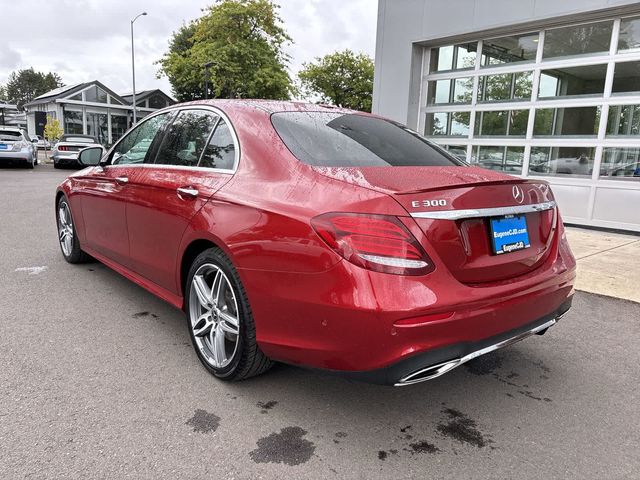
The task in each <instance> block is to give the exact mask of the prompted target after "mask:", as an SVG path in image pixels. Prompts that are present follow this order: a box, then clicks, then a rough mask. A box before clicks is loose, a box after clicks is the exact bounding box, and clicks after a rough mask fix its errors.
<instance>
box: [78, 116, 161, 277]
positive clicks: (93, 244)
mask: <svg viewBox="0 0 640 480" xmlns="http://www.w3.org/2000/svg"><path fill="white" fill-rule="evenodd" d="M170 115H171V114H168V113H166V114H161V115H157V116H155V117H152V118H150V119H149V120H145V121H144V122H143V123H141V124H140V125H138V126H137V127H136V128H135V129H134V130H132V131H131V132H129V133H128V134H127V135H126V136H125V137H124V138H123V139H122V140H121V141H120V142H119V143H118V144H117V145H116V146H115V148H114V149H113V150H112V151H111V152H110V153H109V158H108V161H107V165H106V166H104V167H94V168H93V169H91V170H90V171H89V172H88V173H87V175H85V176H82V177H76V178H77V182H78V186H79V188H77V191H78V192H79V198H80V202H81V208H82V216H83V220H84V230H85V241H86V243H87V245H88V246H89V247H90V248H91V249H93V250H94V251H95V252H97V253H99V254H101V255H104V256H105V257H107V258H109V259H111V260H113V261H115V262H117V263H119V264H121V265H124V266H126V267H129V268H130V267H131V261H130V252H129V234H128V228H127V218H126V204H127V203H128V202H130V201H131V200H132V199H131V196H132V194H133V191H132V189H131V188H129V181H130V179H131V178H134V177H135V176H136V173H137V172H138V170H140V167H141V166H142V165H143V163H144V161H145V158H146V157H147V156H148V154H149V152H150V147H151V145H152V142H153V140H154V138H155V137H156V135H157V134H158V132H159V131H160V130H161V128H162V126H163V125H164V124H165V123H166V122H167V121H168V120H169V116H170Z"/></svg>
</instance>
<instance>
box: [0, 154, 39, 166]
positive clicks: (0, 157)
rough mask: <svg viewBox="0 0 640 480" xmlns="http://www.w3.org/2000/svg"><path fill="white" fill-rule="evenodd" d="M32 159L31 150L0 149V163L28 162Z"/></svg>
mask: <svg viewBox="0 0 640 480" xmlns="http://www.w3.org/2000/svg"><path fill="white" fill-rule="evenodd" d="M32 161H33V154H32V153H31V152H8V151H0V164H28V163H31V162H32Z"/></svg>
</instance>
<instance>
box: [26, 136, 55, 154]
mask: <svg viewBox="0 0 640 480" xmlns="http://www.w3.org/2000/svg"><path fill="white" fill-rule="evenodd" d="M31 141H32V142H33V143H35V144H36V145H37V147H38V149H39V150H44V149H49V148H51V143H50V142H49V140H47V139H46V138H44V137H41V136H40V135H31Z"/></svg>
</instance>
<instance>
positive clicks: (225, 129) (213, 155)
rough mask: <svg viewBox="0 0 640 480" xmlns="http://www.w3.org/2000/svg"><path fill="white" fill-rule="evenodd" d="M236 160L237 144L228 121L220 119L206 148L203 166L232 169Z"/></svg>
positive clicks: (202, 161)
mask: <svg viewBox="0 0 640 480" xmlns="http://www.w3.org/2000/svg"><path fill="white" fill-rule="evenodd" d="M235 161H236V146H235V143H234V142H233V136H232V135H231V130H229V125H227V122H225V121H224V120H222V119H220V122H218V126H217V127H216V131H215V132H213V135H212V136H211V140H209V143H208V144H207V148H205V150H204V154H203V155H202V160H201V161H200V166H201V167H208V168H223V169H225V170H231V169H232V168H233V164H234V163H235Z"/></svg>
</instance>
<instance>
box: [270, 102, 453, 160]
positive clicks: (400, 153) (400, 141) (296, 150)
mask: <svg viewBox="0 0 640 480" xmlns="http://www.w3.org/2000/svg"><path fill="white" fill-rule="evenodd" d="M271 121H272V123H273V126H274V127H275V129H276V131H277V132H278V135H280V138H281V139H282V141H283V142H284V144H285V145H286V146H287V148H288V149H289V150H290V151H291V153H293V155H295V156H296V157H297V158H298V160H300V161H301V162H303V163H306V164H307V165H311V166H316V167H378V166H384V167H389V166H451V165H463V163H462V162H460V161H458V160H456V159H455V158H453V157H450V156H447V155H446V154H444V153H443V152H442V151H441V150H440V149H438V148H436V147H435V146H433V145H431V144H430V143H429V142H428V141H427V140H426V139H424V138H423V137H421V136H420V135H418V134H417V133H415V132H412V131H410V130H408V129H407V128H405V127H402V126H401V125H399V124H396V123H393V122H390V121H388V120H383V119H380V118H375V117H370V116H367V115H359V114H343V113H328V112H281V113H274V114H273V115H272V116H271Z"/></svg>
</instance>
